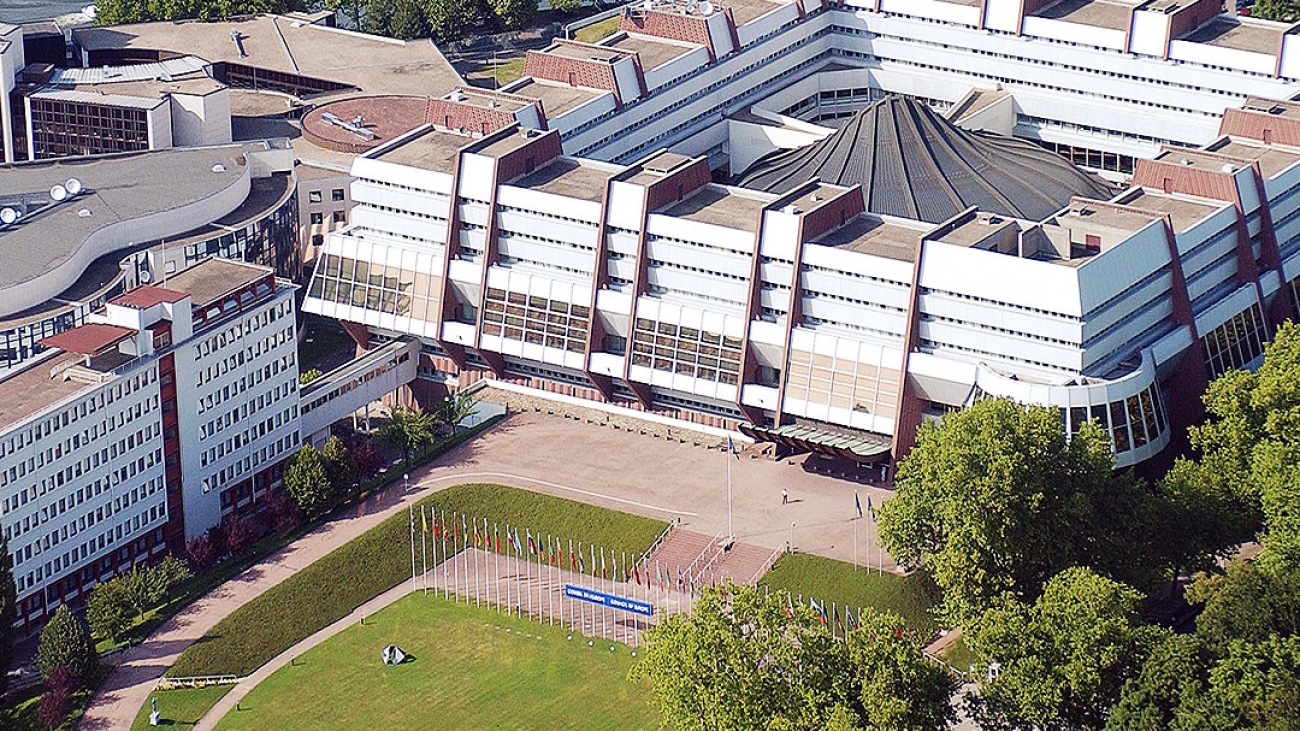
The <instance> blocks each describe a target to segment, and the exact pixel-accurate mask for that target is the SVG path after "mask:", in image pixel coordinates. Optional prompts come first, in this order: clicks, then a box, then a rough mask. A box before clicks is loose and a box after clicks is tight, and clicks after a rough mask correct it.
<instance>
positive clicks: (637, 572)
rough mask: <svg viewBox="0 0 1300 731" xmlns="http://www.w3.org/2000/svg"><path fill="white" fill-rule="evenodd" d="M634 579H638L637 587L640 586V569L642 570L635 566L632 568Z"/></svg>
mask: <svg viewBox="0 0 1300 731" xmlns="http://www.w3.org/2000/svg"><path fill="white" fill-rule="evenodd" d="M632 578H634V579H636V585H637V586H640V585H641V569H640V568H638V567H636V566H633V567H632Z"/></svg>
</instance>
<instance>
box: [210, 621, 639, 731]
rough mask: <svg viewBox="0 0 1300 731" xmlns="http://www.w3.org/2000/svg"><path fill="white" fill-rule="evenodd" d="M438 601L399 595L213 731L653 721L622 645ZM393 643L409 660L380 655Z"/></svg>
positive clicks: (266, 684)
mask: <svg viewBox="0 0 1300 731" xmlns="http://www.w3.org/2000/svg"><path fill="white" fill-rule="evenodd" d="M567 637H568V633H567V632H566V631H565V630H563V629H561V628H559V627H550V626H544V625H539V624H535V623H533V622H529V621H527V620H521V619H517V618H511V617H504V616H502V615H499V614H497V613H496V612H495V611H491V610H488V609H479V608H474V607H468V606H465V605H460V604H453V603H450V602H448V601H446V600H444V599H439V598H434V597H422V596H419V595H412V596H407V597H405V598H403V599H401V600H399V601H398V602H397V603H395V604H393V605H392V606H390V607H388V608H387V609H385V610H383V611H382V612H379V613H377V614H375V615H373V616H370V617H366V624H365V626H360V625H354V626H352V627H349V628H348V629H346V630H344V631H343V632H341V633H339V634H338V635H336V636H335V637H333V638H331V639H329V640H327V641H326V642H324V643H322V644H320V645H318V646H317V647H315V648H313V649H311V650H309V651H307V652H306V653H304V654H303V656H302V657H301V658H299V659H298V660H297V664H296V665H292V666H286V667H284V668H281V669H280V670H278V671H277V672H275V673H274V674H273V675H271V676H270V677H269V678H267V679H266V680H265V681H263V682H262V683H261V684H260V685H258V686H257V687H256V688H254V689H253V690H252V691H251V692H250V693H249V694H248V696H247V697H245V698H244V700H243V701H242V702H241V705H242V707H243V710H242V711H232V712H231V713H229V714H227V715H226V717H225V718H224V719H222V721H221V723H220V725H219V726H218V729H219V731H316V730H317V729H330V730H331V731H352V730H354V729H355V730H357V731H361V730H363V729H364V730H365V731H370V730H371V729H382V731H406V730H408V729H409V730H410V731H417V730H419V731H425V730H426V729H431V728H433V729H438V731H459V730H461V729H465V730H467V731H468V730H471V729H473V730H478V729H529V730H532V729H544V730H546V731H555V730H557V729H571V728H582V729H586V730H589V731H602V730H604V729H608V730H609V731H639V730H642V729H644V730H645V731H651V730H652V729H657V728H659V720H658V715H657V713H656V712H655V710H654V709H653V708H652V707H651V705H650V690H649V687H648V686H647V685H644V684H633V683H632V682H631V681H629V680H628V679H627V676H628V670H629V669H630V668H631V666H632V663H633V662H635V660H634V659H633V658H632V657H631V654H630V651H629V650H628V648H627V647H626V646H623V645H614V647H615V650H614V651H613V652H611V651H610V649H609V648H610V644H611V643H609V642H607V641H605V642H597V643H596V646H595V647H588V646H587V643H586V642H585V641H583V640H582V639H581V638H579V637H577V636H575V637H574V639H572V640H569V639H566V638H567ZM389 643H395V644H397V645H399V646H400V647H401V648H402V649H403V650H406V651H407V652H408V653H410V654H411V655H412V656H414V658H415V659H414V660H412V661H409V662H407V663H405V664H402V665H399V666H396V667H386V666H384V665H383V663H382V662H381V661H380V657H379V655H380V651H381V650H382V649H383V647H384V645H386V644H389Z"/></svg>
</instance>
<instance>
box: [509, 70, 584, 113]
mask: <svg viewBox="0 0 1300 731" xmlns="http://www.w3.org/2000/svg"><path fill="white" fill-rule="evenodd" d="M509 93H511V94H516V95H518V96H526V97H528V98H530V99H537V100H538V101H540V102H541V103H542V111H543V112H544V113H545V114H546V118H547V119H555V118H556V117H559V116H560V115H562V114H564V113H565V112H567V111H569V110H570V109H573V108H575V107H578V106H581V105H583V104H586V103H587V102H589V101H591V100H592V99H595V98H596V97H598V96H604V95H605V94H608V93H609V92H607V91H599V90H593V89H583V88H581V87H577V86H568V85H566V84H555V83H547V82H543V81H538V80H537V79H534V78H532V77H525V78H524V79H522V80H521V82H520V83H519V84H518V85H516V86H512V87H510V89H509Z"/></svg>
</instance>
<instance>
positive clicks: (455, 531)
mask: <svg viewBox="0 0 1300 731" xmlns="http://www.w3.org/2000/svg"><path fill="white" fill-rule="evenodd" d="M451 538H452V540H454V541H459V540H460V526H458V525H456V518H455V517H453V518H452V519H451Z"/></svg>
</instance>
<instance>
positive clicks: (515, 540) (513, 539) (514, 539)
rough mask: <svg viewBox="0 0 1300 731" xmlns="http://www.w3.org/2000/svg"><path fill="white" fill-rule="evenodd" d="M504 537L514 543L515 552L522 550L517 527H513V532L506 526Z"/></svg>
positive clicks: (519, 552)
mask: <svg viewBox="0 0 1300 731" xmlns="http://www.w3.org/2000/svg"><path fill="white" fill-rule="evenodd" d="M506 539H507V540H509V541H510V542H511V543H513V544H514V546H515V553H516V554H522V553H523V552H524V547H523V546H522V545H520V543H519V529H518V528H516V529H515V531H514V533H513V534H512V533H511V532H510V529H509V528H507V529H506Z"/></svg>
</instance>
